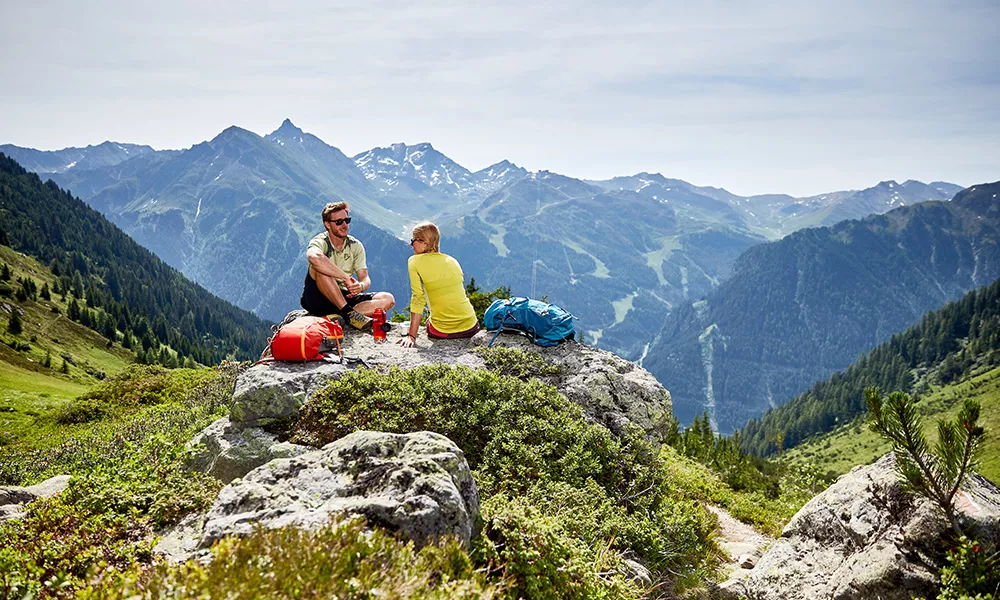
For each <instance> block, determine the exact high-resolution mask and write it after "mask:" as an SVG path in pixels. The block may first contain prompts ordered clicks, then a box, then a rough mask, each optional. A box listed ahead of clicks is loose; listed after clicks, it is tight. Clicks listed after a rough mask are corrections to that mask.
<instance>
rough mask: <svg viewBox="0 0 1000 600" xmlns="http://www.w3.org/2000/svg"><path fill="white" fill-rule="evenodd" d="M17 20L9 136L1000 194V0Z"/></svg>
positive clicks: (8, 29) (99, 14)
mask: <svg viewBox="0 0 1000 600" xmlns="http://www.w3.org/2000/svg"><path fill="white" fill-rule="evenodd" d="M4 12H5V15H4V16H5V17H6V18H5V19H3V23H4V24H3V25H0V44H2V46H0V50H3V51H4V56H6V57H7V58H6V59H5V60H4V61H3V62H2V63H0V77H3V78H4V80H5V81H16V82H17V85H16V86H14V89H13V90H12V91H11V92H9V93H5V94H4V97H3V99H0V103H2V107H3V111H2V115H0V131H3V132H4V133H5V135H6V136H10V137H9V138H8V139H4V140H0V142H12V143H19V144H21V145H33V146H35V147H48V148H54V147H63V146H67V145H74V144H76V145H80V144H85V143H97V142H100V141H103V140H104V139H108V138H113V139H119V140H121V141H131V142H141V143H150V144H152V145H154V146H155V147H186V146H190V145H191V144H194V143H197V142H199V141H202V140H204V139H207V138H210V137H212V136H214V135H215V134H216V133H218V131H220V130H221V129H222V128H224V127H226V126H228V125H231V124H237V125H240V126H242V127H245V128H248V129H251V130H254V131H258V132H262V133H263V132H267V131H270V130H272V129H274V128H275V127H276V126H277V124H278V123H280V121H281V119H283V118H284V117H286V116H288V117H291V118H292V119H293V121H295V122H296V123H297V124H299V125H300V126H302V127H303V128H305V129H307V130H309V131H311V132H313V133H315V134H317V135H319V136H320V137H321V138H323V139H324V140H325V141H327V142H328V143H330V144H333V145H336V146H338V147H341V148H342V149H344V150H345V151H346V152H348V153H349V154H353V153H356V152H360V151H362V150H365V149H367V148H370V147H373V146H376V145H386V144H388V143H391V142H394V141H408V142H411V143H412V142H417V141H431V142H433V143H434V144H435V147H438V148H439V149H441V150H442V151H443V152H445V153H447V154H449V156H451V157H452V158H453V159H455V160H456V161H458V162H459V163H462V164H463V165H464V166H466V167H468V168H470V169H477V168H481V167H484V166H486V165H488V164H490V163H492V162H495V161H498V160H501V159H503V158H507V159H510V160H512V161H514V162H517V163H518V164H522V165H524V166H527V167H529V168H533V169H542V168H549V169H552V170H556V171H563V172H566V173H567V174H570V175H574V176H579V177H591V178H596V177H610V176H612V175H616V174H623V173H627V172H634V171H639V170H648V171H663V172H665V173H666V174H668V175H670V176H675V177H679V178H685V179H687V178H692V179H693V178H695V177H699V178H702V179H701V180H700V181H698V183H703V184H712V185H720V186H727V187H732V188H740V187H742V188H743V189H737V190H736V191H739V192H740V193H751V192H763V191H788V192H791V193H800V194H805V193H819V192H822V191H826V190H829V189H835V188H843V187H860V186H863V185H870V184H871V183H874V182H875V181H878V180H880V179H886V178H889V177H902V178H922V179H925V180H926V179H949V178H951V179H953V180H956V182H957V183H963V184H967V183H972V182H973V181H979V180H982V179H985V178H989V177H990V176H992V177H993V178H994V179H996V178H998V177H997V176H996V173H995V172H991V170H994V171H995V169H996V165H995V164H992V163H995V158H994V157H996V156H997V155H998V154H1000V153H998V150H1000V148H998V146H997V144H998V143H997V142H996V141H995V140H997V139H1000V111H998V109H997V108H996V107H997V106H998V104H1000V103H998V102H997V100H998V99H1000V93H998V92H1000V75H998V73H1000V56H998V55H997V53H995V52H992V51H991V50H990V49H991V48H992V47H993V45H994V44H993V35H994V34H993V31H992V24H993V23H996V22H998V21H1000V7H998V5H996V3H995V2H991V1H981V2H977V1H970V2H963V3H961V4H958V5H956V4H954V3H945V2H933V1H929V0H917V1H913V2H902V1H893V2H860V1H845V2H828V1H823V2H812V3H797V2H730V1H708V2H700V3H684V4H679V3H663V2H626V3H619V2H615V3H612V2H592V3H579V2H573V3H535V2H527V1H526V0H512V1H510V2H503V3H499V2H475V1H473V2H466V3H412V2H369V3H365V4H362V5H347V4H344V5H338V4H336V3H334V4H331V3H320V2H313V3H295V4H291V5H276V4H273V3H265V2H260V1H251V2H246V3H241V4H235V3H198V2H181V3H179V4H178V3H173V4H171V5H170V6H166V5H162V6H156V5H152V6H146V5H145V3H124V2H120V3H119V2H114V3H112V2H95V3H89V4H79V3H69V2H54V3H53V2H46V3H36V4H33V5H30V6H29V5H27V4H25V5H17V6H10V7H5V8H4ZM14 57H17V58H16V59H15V58H14ZM943 149H947V150H948V151H947V152H943V151H942V150H943ZM630 161H634V162H630ZM633 164H634V166H631V165H633ZM879 169H882V170H884V171H891V173H888V174H885V173H883V172H882V171H879ZM876 171H878V172H876ZM758 186H764V187H763V189H761V188H759V187H758Z"/></svg>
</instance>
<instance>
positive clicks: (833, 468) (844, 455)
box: [784, 367, 1000, 482]
mask: <svg viewBox="0 0 1000 600" xmlns="http://www.w3.org/2000/svg"><path fill="white" fill-rule="evenodd" d="M888 391H891V390H884V392H888ZM858 393H859V394H860V393H861V392H860V391H859V392H858ZM965 398H972V399H975V400H978V401H979V403H980V405H981V406H982V412H981V414H980V417H979V421H980V424H982V425H983V426H984V427H985V428H986V441H985V443H984V444H983V449H982V453H981V455H980V457H981V459H982V463H981V465H980V467H979V469H978V472H979V473H980V474H981V475H983V476H984V477H987V478H989V479H990V480H992V481H994V482H997V481H1000V367H998V368H995V369H992V370H989V371H986V372H984V373H981V374H979V375H976V376H974V377H970V378H968V379H966V380H964V381H962V382H960V383H955V384H951V385H947V386H943V387H936V388H932V389H931V391H930V392H929V393H926V394H923V395H922V396H921V398H920V400H919V402H918V403H917V409H918V410H919V411H920V414H921V415H922V416H923V419H924V433H925V434H926V435H927V439H928V441H930V442H931V443H932V444H933V443H934V442H936V441H937V422H938V420H939V419H942V418H944V419H953V418H954V417H955V415H956V414H958V411H959V410H960V409H961V405H962V401H963V400H964V399H965ZM889 450H890V446H889V443H888V442H886V441H885V440H883V439H882V438H881V437H879V436H878V435H877V434H875V433H873V432H872V431H870V430H869V429H868V427H867V425H866V424H865V423H864V422H863V421H862V420H861V419H857V420H854V421H851V422H850V423H847V424H845V425H843V426H841V427H839V428H838V429H836V430H834V431H832V432H830V433H829V434H826V435H823V436H819V437H817V438H815V439H812V440H810V441H809V442H806V443H804V444H800V445H798V446H796V447H795V448H793V449H791V450H789V451H788V452H786V453H785V455H784V460H786V461H788V462H791V463H793V464H797V465H803V464H810V463H811V464H815V465H823V468H824V469H825V470H826V471H827V472H828V473H830V474H833V475H840V474H843V473H846V472H847V471H849V470H850V469H851V468H852V467H854V466H855V465H861V464H868V463H871V462H872V461H874V460H875V459H876V458H878V457H880V456H882V455H883V454H885V453H886V452H888V451H889Z"/></svg>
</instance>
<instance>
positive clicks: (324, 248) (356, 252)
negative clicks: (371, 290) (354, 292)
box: [309, 231, 368, 292]
mask: <svg viewBox="0 0 1000 600" xmlns="http://www.w3.org/2000/svg"><path fill="white" fill-rule="evenodd" d="M309 248H316V249H317V250H319V251H320V252H322V253H323V254H324V255H325V256H326V257H327V258H329V259H330V260H331V261H333V264H335V265H337V267H338V268H340V270H342V271H343V272H345V273H347V274H348V275H354V277H355V279H357V278H358V277H357V274H358V271H364V270H367V269H368V263H367V262H366V258H365V247H364V245H363V244H362V243H361V242H359V241H358V239H357V238H355V237H351V236H347V240H345V241H344V248H343V249H342V250H337V249H336V248H334V247H333V244H331V243H330V235H329V234H328V233H327V232H325V231H324V232H323V233H321V234H319V235H317V236H316V237H314V238H313V239H312V240H310V241H309ZM337 283H338V284H340V289H341V290H343V291H345V292H346V291H347V286H345V285H344V282H343V281H337Z"/></svg>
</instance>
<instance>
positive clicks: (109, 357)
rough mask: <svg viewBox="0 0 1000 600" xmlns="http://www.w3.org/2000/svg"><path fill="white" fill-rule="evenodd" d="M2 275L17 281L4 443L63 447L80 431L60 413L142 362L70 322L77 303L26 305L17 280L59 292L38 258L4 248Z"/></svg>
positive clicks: (0, 409) (2, 286) (7, 289)
mask: <svg viewBox="0 0 1000 600" xmlns="http://www.w3.org/2000/svg"><path fill="white" fill-rule="evenodd" d="M4 267H6V269H5V268H4ZM0 270H3V271H4V272H5V273H7V272H9V277H10V280H9V281H0V431H2V433H0V445H9V444H12V443H14V442H17V441H24V440H27V439H33V440H34V444H35V445H38V444H41V445H52V444H56V443H58V442H60V441H61V440H62V439H64V438H65V437H66V436H68V435H72V434H73V431H74V428H73V427H72V426H71V424H66V423H57V418H58V415H59V414H60V411H62V410H63V408H64V407H65V406H66V405H67V404H68V403H69V402H70V401H72V400H73V399H74V398H76V397H77V396H79V395H80V394H82V393H84V392H86V391H87V390H89V389H91V388H92V387H93V386H94V385H95V384H97V383H99V382H100V381H102V380H104V379H106V378H107V377H108V376H112V375H114V374H116V373H118V372H120V371H121V370H122V369H124V368H125V367H126V366H128V365H129V364H130V363H132V362H134V361H135V353H134V352H132V351H131V350H129V349H127V348H124V347H122V345H121V343H116V344H109V343H108V339H107V338H105V337H104V336H102V335H101V334H99V333H97V332H96V331H94V330H92V329H90V328H89V327H86V326H84V325H82V324H80V323H77V322H74V321H72V320H71V319H69V318H68V317H67V316H66V313H67V308H68V305H69V303H70V302H72V298H71V297H70V298H65V297H64V298H60V295H59V294H54V295H50V298H49V299H48V300H45V299H43V298H38V299H36V300H31V299H25V300H23V301H22V300H18V298H17V297H16V292H15V291H14V290H13V286H11V285H10V281H14V282H16V281H18V280H24V279H28V278H30V279H32V280H33V281H35V282H36V284H37V285H38V286H39V287H41V286H48V287H49V288H52V287H53V286H54V285H55V282H56V281H57V280H58V277H56V276H55V275H53V274H52V272H51V271H49V270H48V269H47V268H45V267H43V266H42V265H41V264H39V263H38V261H36V260H35V259H33V258H31V257H29V256H24V255H22V254H20V253H18V252H16V251H14V250H12V249H10V248H8V247H7V246H0ZM8 270H9V271H8ZM15 312H17V314H18V319H19V321H20V323H21V332H20V333H17V334H15V333H12V331H11V320H12V319H13V318H14V317H13V315H14V313H15ZM96 314H99V315H103V311H96Z"/></svg>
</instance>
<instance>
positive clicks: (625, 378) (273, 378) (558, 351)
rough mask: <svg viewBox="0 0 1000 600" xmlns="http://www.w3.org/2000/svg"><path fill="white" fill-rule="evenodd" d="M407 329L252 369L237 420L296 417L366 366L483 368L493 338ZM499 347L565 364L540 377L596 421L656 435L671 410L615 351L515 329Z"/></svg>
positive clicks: (657, 388) (351, 335) (237, 403)
mask: <svg viewBox="0 0 1000 600" xmlns="http://www.w3.org/2000/svg"><path fill="white" fill-rule="evenodd" d="M404 331H405V330H404V329H403V327H401V326H398V325H397V327H396V329H395V331H393V332H390V334H389V342H384V343H377V342H375V341H374V339H373V338H372V336H371V335H370V334H364V333H358V332H354V331H350V332H347V333H346V335H345V338H344V340H343V341H342V347H343V352H344V355H345V357H347V358H346V359H345V361H344V363H343V364H338V363H336V362H321V361H314V362H306V363H288V362H267V363H262V364H259V365H256V366H254V367H252V368H251V369H249V370H248V371H246V372H245V373H243V374H242V375H240V377H239V379H238V380H237V382H236V391H235V393H234V395H233V401H232V404H231V406H230V409H231V410H230V418H231V419H232V422H233V423H234V424H235V425H237V426H238V427H251V426H260V425H266V424H268V423H273V422H282V421H289V420H294V419H295V418H296V417H297V416H298V412H299V409H300V408H301V406H302V404H303V403H305V401H306V400H307V399H308V398H309V397H310V396H311V395H312V394H313V393H314V392H315V391H317V390H319V389H320V388H322V387H323V386H324V385H325V384H326V383H327V382H329V381H330V380H333V379H338V378H340V377H341V376H343V374H344V373H346V372H348V371H349V370H352V369H355V368H358V367H359V366H361V365H364V366H367V367H372V368H378V367H386V368H387V367H389V366H392V365H396V366H399V367H402V368H404V369H408V368H413V367H418V366H421V365H427V364H433V363H444V364H452V365H454V364H459V365H466V366H469V367H472V368H484V367H485V363H484V361H483V359H482V358H481V357H480V356H479V355H478V354H476V353H475V352H473V351H472V350H473V349H475V348H478V347H483V346H486V345H487V344H488V343H489V341H490V339H492V337H493V333H491V332H486V331H483V332H480V333H478V334H476V335H475V336H474V337H472V338H469V339H464V340H432V339H430V338H427V337H426V335H424V334H423V332H421V334H420V335H419V336H418V342H417V347H416V348H403V347H401V346H398V345H396V344H394V343H392V342H393V341H394V340H395V339H398V337H399V335H400V334H401V333H402V332H404ZM495 345H496V346H508V347H514V348H520V349H522V350H524V351H526V352H532V353H535V354H538V355H539V356H541V357H542V358H543V359H544V360H545V361H547V362H548V363H550V364H552V365H555V366H556V367H558V368H559V371H558V373H556V374H554V375H548V376H543V377H540V379H541V380H542V381H545V382H546V383H550V384H552V385H553V386H555V387H556V388H557V389H558V390H559V391H560V392H562V393H563V394H564V395H565V396H566V397H567V398H569V399H570V400H572V401H573V402H575V403H577V404H578V405H580V406H581V407H582V408H583V411H584V415H585V416H586V418H587V419H588V420H589V421H590V422H593V423H599V424H601V425H604V426H605V427H607V428H608V429H610V430H611V431H612V433H615V434H616V435H620V434H621V433H622V432H623V430H624V428H625V427H626V426H627V425H628V424H634V425H636V426H638V427H639V428H640V429H642V430H643V431H644V432H646V433H647V434H648V433H651V432H652V431H653V430H654V429H655V427H656V426H657V425H658V424H660V423H662V422H663V419H664V418H665V417H667V416H669V414H670V393H669V392H667V390H665V389H664V388H663V386H661V385H660V384H659V382H657V381H656V379H655V378H654V377H653V376H652V375H651V374H650V373H649V372H648V371H646V370H645V369H643V368H642V367H639V366H637V365H635V364H634V363H631V362H629V361H627V360H625V359H623V358H620V357H618V356H616V355H615V354H612V353H611V352H607V351H605V350H600V349H598V348H594V347H592V346H587V345H585V344H580V343H577V342H575V341H568V342H564V343H562V344H559V345H558V346H554V347H551V348H542V347H540V346H536V345H534V344H532V343H531V342H529V341H528V340H527V339H526V338H525V337H524V336H520V335H516V334H503V335H501V336H500V337H499V338H498V339H497V341H496V344H495Z"/></svg>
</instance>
